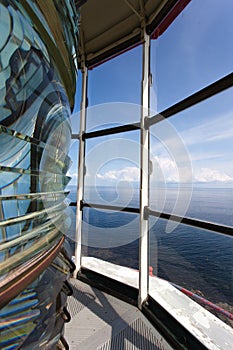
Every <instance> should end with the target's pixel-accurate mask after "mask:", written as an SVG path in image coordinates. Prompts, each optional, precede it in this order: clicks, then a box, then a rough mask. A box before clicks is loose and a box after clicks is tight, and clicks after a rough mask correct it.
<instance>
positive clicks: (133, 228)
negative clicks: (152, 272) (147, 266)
mask: <svg viewBox="0 0 233 350" xmlns="http://www.w3.org/2000/svg"><path fill="white" fill-rule="evenodd" d="M83 220H84V221H83V248H82V253H83V256H89V257H95V258H99V259H101V260H104V261H108V262H111V263H114V264H117V265H120V266H126V267H130V268H133V269H137V270H138V268H139V265H138V264H139V262H138V252H139V215H138V214H132V213H124V212H117V211H107V210H100V209H94V208H84V211H83ZM129 252H130V254H129Z"/></svg>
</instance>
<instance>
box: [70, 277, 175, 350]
mask: <svg viewBox="0 0 233 350" xmlns="http://www.w3.org/2000/svg"><path fill="white" fill-rule="evenodd" d="M71 283H72V285H73V291H74V294H73V296H71V297H69V298H68V310H69V312H70V314H71V316H72V319H71V322H70V323H67V324H66V326H65V338H66V340H67V342H68V344H69V346H70V350H76V349H77V350H79V349H80V350H118V349H119V350H137V349H142V350H165V349H169V350H170V349H171V347H170V346H169V345H168V344H167V342H166V341H165V340H164V339H163V338H162V336H161V335H160V334H159V333H158V332H157V331H156V330H155V329H154V327H153V326H152V325H151V324H150V322H149V321H148V320H147V319H146V318H145V317H144V315H143V314H142V313H141V312H140V311H139V310H138V309H137V308H136V307H134V306H132V305H129V304H127V303H125V302H123V301H121V300H119V299H117V298H115V297H113V296H111V295H108V294H106V293H103V292H101V291H99V290H97V289H96V288H93V287H91V286H89V285H87V284H85V283H83V282H81V281H79V280H75V279H72V280H71Z"/></svg>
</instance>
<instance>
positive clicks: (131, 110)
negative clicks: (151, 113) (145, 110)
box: [87, 46, 142, 131]
mask: <svg viewBox="0 0 233 350" xmlns="http://www.w3.org/2000/svg"><path fill="white" fill-rule="evenodd" d="M141 50H142V48H141V46H138V47H136V48H135V49H133V50H130V51H127V52H126V53H124V54H121V55H120V56H118V57H116V58H114V59H112V60H111V61H109V62H106V63H104V64H102V65H101V66H99V67H96V68H95V69H94V70H91V71H89V73H88V74H89V75H88V88H89V89H88V107H89V108H88V110H87V131H93V130H98V129H103V128H106V127H110V126H117V125H123V124H130V123H136V122H139V120H140V112H141V110H140V102H141V56H142V52H141ZM100 82H101V83H100Z"/></svg>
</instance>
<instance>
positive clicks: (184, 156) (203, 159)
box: [150, 88, 233, 226]
mask: <svg viewBox="0 0 233 350" xmlns="http://www.w3.org/2000/svg"><path fill="white" fill-rule="evenodd" d="M232 92H233V89H232V88H231V89H228V90H226V91H224V92H222V93H220V94H218V95H216V96H214V97H212V98H210V99H207V100H206V101H204V102H202V103H199V104H197V105H195V106H193V107H192V108H189V109H188V110H185V111H183V112H181V113H179V114H177V115H175V116H174V117H172V118H169V120H164V121H162V122H160V123H158V124H155V125H154V126H153V127H151V161H152V163H153V173H152V175H151V184H150V206H151V208H152V209H154V210H158V211H164V212H169V213H173V214H176V215H180V216H188V217H192V218H197V219H201V220H205V221H212V222H216V223H220V224H224V225H229V226H231V225H232V224H233V219H232V217H233V215H232V214H233V209H232V208H233V196H232V191H233V187H232V184H233V166H232V164H233V163H232V147H233V143H232V140H233V138H232V135H233V121H232V117H231V114H232V108H233V103H232Z"/></svg>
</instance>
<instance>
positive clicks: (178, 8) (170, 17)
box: [151, 0, 191, 39]
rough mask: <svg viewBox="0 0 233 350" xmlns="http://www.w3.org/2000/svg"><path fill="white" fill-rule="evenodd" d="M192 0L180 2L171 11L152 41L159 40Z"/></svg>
mask: <svg viewBox="0 0 233 350" xmlns="http://www.w3.org/2000/svg"><path fill="white" fill-rule="evenodd" d="M190 1H191V0H179V1H178V2H177V3H176V5H175V6H174V7H173V8H172V9H171V11H170V12H169V13H168V15H167V16H166V17H165V18H164V19H163V21H162V22H161V23H160V24H159V25H158V27H157V28H156V29H155V30H154V32H153V33H152V35H151V39H158V37H159V36H160V35H162V34H163V33H164V32H165V31H166V29H167V28H168V27H169V26H170V25H171V24H172V22H173V21H174V20H175V19H176V17H178V16H179V14H180V13H181V12H182V11H183V10H184V8H185V7H186V6H187V5H188V3H189V2H190Z"/></svg>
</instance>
